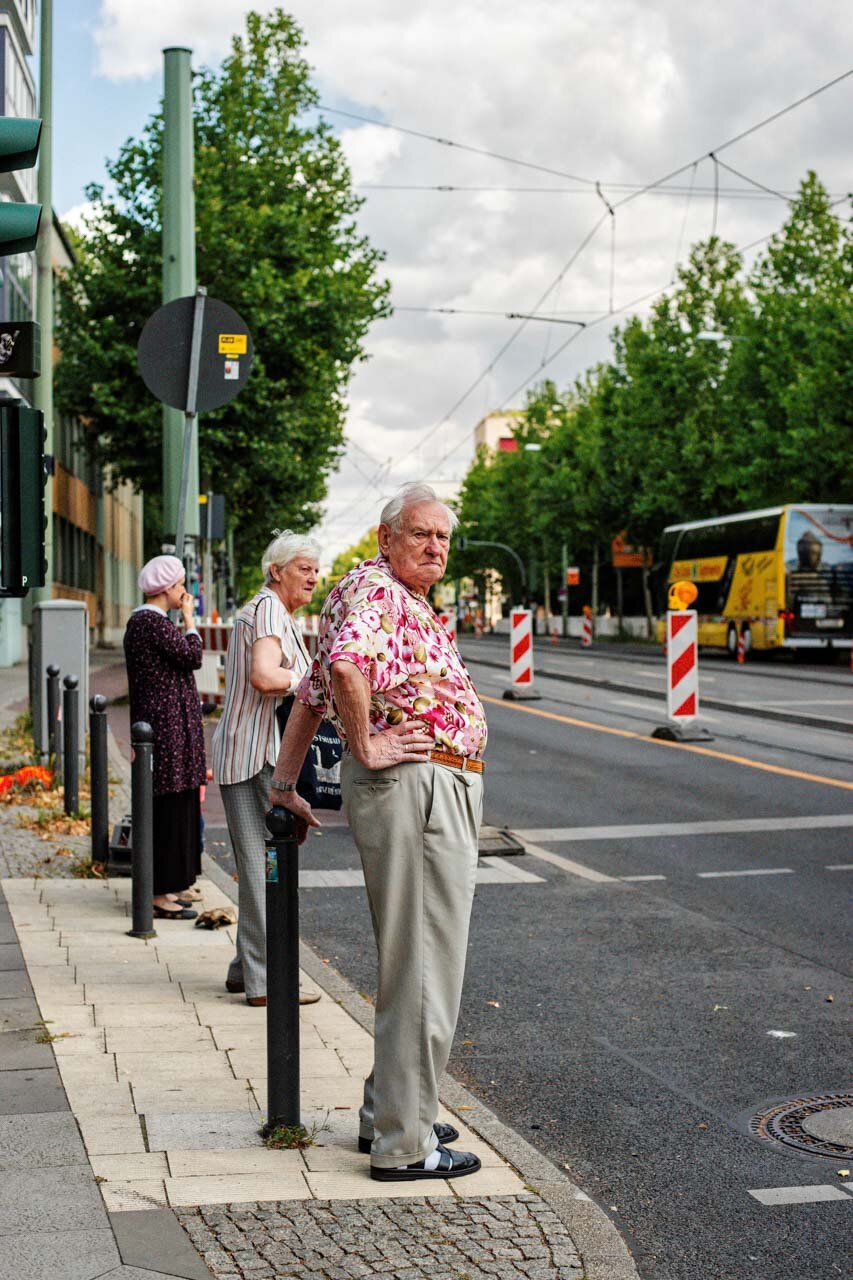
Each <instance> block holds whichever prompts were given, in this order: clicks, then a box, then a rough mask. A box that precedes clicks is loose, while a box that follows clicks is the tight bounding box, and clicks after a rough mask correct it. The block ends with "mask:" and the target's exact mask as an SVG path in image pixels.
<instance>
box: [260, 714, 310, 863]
mask: <svg viewBox="0 0 853 1280" xmlns="http://www.w3.org/2000/svg"><path fill="white" fill-rule="evenodd" d="M317 724H318V717H317V716H316V715H315V714H314V712H313V711H310V710H309V709H308V707H306V706H305V705H304V704H303V703H301V702H300V701H299V700H298V699H296V701H295V702H294V704H293V710H292V711H291V713H290V717H289V719H288V721H287V728H286V729H285V731H284V737H283V738H282V740H281V746H280V747H279V751H278V759H277V760H276V762H275V769H274V770H273V776H272V787H271V789H270V800H271V801H272V803H273V804H274V805H280V806H281V807H282V808H283V809H289V810H290V811H291V813H294V814H296V817H297V819H298V821H299V826H298V833H299V843H300V844H302V842H303V840H304V839H305V837H306V835H307V834H308V828H309V827H319V826H321V825H322V824H321V823H320V822H318V821H317V819H316V818H315V817H314V815H313V813H312V812H311V806H310V805H309V804H308V801H307V800H303V799H302V796H300V795H298V794H297V793H296V791H290V790H288V791H282V790H281V787H282V786H285V785H287V784H291V785H292V784H295V783H296V781H297V779H298V777H299V771H300V769H301V768H302V764H303V761H304V760H305V754H306V752H307V750H308V748H309V747H310V745H311V740H312V738H313V737H314V734H315V733H316V732H317Z"/></svg>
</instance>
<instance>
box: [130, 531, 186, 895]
mask: <svg viewBox="0 0 853 1280" xmlns="http://www.w3.org/2000/svg"><path fill="white" fill-rule="evenodd" d="M185 583H186V575H185V572H184V566H183V564H182V563H181V561H180V560H179V559H178V558H177V557H176V556H155V557H154V559H153V560H149V561H148V563H147V564H146V565H145V566H144V568H143V569H142V572H141V573H140V575H139V589H140V591H141V592H142V594H143V595H144V596H145V604H143V605H140V606H139V608H138V609H134V611H133V613H132V614H131V615H130V619H129V620H128V624H127V630H126V631H125V633H124V653H125V660H126V663H127V682H128V689H129V692H130V719H131V723H132V724H133V723H135V722H136V721H137V720H146V721H147V722H148V723H149V724H150V725H151V728H152V729H153V730H154V806H153V820H154V822H153V825H154V915H155V916H156V917H157V918H158V919H160V920H193V919H194V918H195V917H196V915H197V914H198V913H197V912H196V911H191V910H189V909H188V907H187V905H186V903H187V901H188V899H187V898H185V899H184V901H183V902H181V901H180V900H176V899H180V896H181V894H182V893H184V891H186V890H190V891H191V896H192V897H193V898H195V897H198V896H199V895H198V893H197V892H196V891H193V890H192V889H191V886H192V885H193V884H194V882H195V879H196V876H197V875H198V874H199V873H200V871H201V810H200V806H199V788H200V786H201V785H202V784H203V783H204V780H205V758H204V732H203V729H202V721H201V701H200V699H199V696H198V690H197V688H196V683H195V677H194V676H193V671H195V670H197V669H198V668H199V667H200V666H201V653H202V644H201V637H200V635H199V633H198V631H197V630H196V628H195V626H194V624H193V598H192V596H191V595H189V594H188V593H187V591H186V590H185ZM170 609H180V611H181V615H182V618H183V622H184V631H183V633H182V632H181V631H180V630H179V629H178V628H177V627H176V626H175V624H174V623H173V622H172V621H170V619H169V610H170Z"/></svg>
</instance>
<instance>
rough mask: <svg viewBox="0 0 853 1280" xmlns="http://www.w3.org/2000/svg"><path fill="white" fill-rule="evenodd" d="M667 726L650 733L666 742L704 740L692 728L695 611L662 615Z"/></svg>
mask: <svg viewBox="0 0 853 1280" xmlns="http://www.w3.org/2000/svg"><path fill="white" fill-rule="evenodd" d="M666 714H667V718H668V720H669V723H668V724H667V725H661V726H659V727H658V728H657V729H655V730H654V732H653V733H652V737H653V738H666V739H667V740H668V741H670V742H695V741H707V740H708V739H709V738H710V737H711V735H710V734H709V732H708V730H707V729H703V728H699V727H697V726H696V723H695V721H696V717H697V715H698V714H699V642H698V628H697V614H696V610H695V609H679V610H672V609H671V610H670V611H669V612H668V613H667V615H666Z"/></svg>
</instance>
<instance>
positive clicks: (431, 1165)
mask: <svg viewBox="0 0 853 1280" xmlns="http://www.w3.org/2000/svg"><path fill="white" fill-rule="evenodd" d="M440 1159H441V1153H440V1151H439V1149H438V1147H436V1148H435V1150H434V1151H431V1152H430V1153H429V1155H428V1156H427V1157H426V1158H425V1159H424V1168H425V1169H437V1168H438V1162H439V1160H440ZM397 1168H398V1169H408V1168H409V1166H408V1165H407V1164H399V1165H397Z"/></svg>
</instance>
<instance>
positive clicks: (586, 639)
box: [581, 604, 593, 649]
mask: <svg viewBox="0 0 853 1280" xmlns="http://www.w3.org/2000/svg"><path fill="white" fill-rule="evenodd" d="M592 640H593V625H592V609H591V608H590V607H589V605H588V604H585V605H584V607H583V620H582V622H581V648H582V649H591V648H592Z"/></svg>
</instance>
